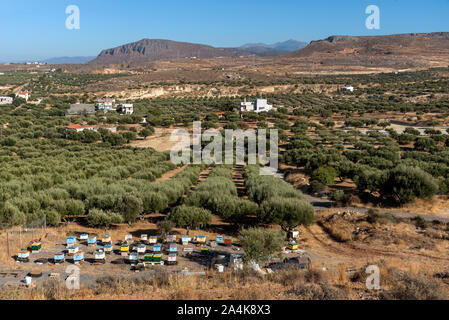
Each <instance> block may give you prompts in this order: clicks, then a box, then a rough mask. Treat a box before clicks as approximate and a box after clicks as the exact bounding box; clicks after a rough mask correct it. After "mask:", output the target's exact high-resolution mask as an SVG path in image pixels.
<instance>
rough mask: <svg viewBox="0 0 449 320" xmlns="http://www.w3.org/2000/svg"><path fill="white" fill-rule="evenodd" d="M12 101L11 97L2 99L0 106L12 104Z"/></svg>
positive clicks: (0, 99)
mask: <svg viewBox="0 0 449 320" xmlns="http://www.w3.org/2000/svg"><path fill="white" fill-rule="evenodd" d="M12 101H13V99H12V98H11V97H0V104H12Z"/></svg>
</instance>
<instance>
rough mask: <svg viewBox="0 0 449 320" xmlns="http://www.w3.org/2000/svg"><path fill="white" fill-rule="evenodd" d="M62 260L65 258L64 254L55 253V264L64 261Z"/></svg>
mask: <svg viewBox="0 0 449 320" xmlns="http://www.w3.org/2000/svg"><path fill="white" fill-rule="evenodd" d="M64 258H65V255H64V253H57V254H55V256H54V260H55V262H63V261H64Z"/></svg>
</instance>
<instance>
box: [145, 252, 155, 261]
mask: <svg viewBox="0 0 449 320" xmlns="http://www.w3.org/2000/svg"><path fill="white" fill-rule="evenodd" d="M143 261H146V262H150V261H153V255H152V254H151V253H148V254H146V255H144V256H143Z"/></svg>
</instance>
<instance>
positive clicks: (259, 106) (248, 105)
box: [239, 99, 273, 113]
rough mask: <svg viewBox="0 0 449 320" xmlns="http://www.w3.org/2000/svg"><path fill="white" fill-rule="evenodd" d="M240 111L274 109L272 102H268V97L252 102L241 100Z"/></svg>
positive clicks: (257, 111) (266, 110)
mask: <svg viewBox="0 0 449 320" xmlns="http://www.w3.org/2000/svg"><path fill="white" fill-rule="evenodd" d="M239 106H240V112H256V113H259V112H268V111H270V110H272V109H273V106H272V105H271V104H268V102H267V99H256V100H255V101H252V102H247V101H246V100H245V101H244V102H240V105H239Z"/></svg>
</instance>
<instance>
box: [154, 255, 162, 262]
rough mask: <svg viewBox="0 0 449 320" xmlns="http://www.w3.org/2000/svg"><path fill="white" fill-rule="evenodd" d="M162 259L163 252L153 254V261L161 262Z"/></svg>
mask: <svg viewBox="0 0 449 320" xmlns="http://www.w3.org/2000/svg"><path fill="white" fill-rule="evenodd" d="M161 261H162V254H155V255H153V262H161Z"/></svg>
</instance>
